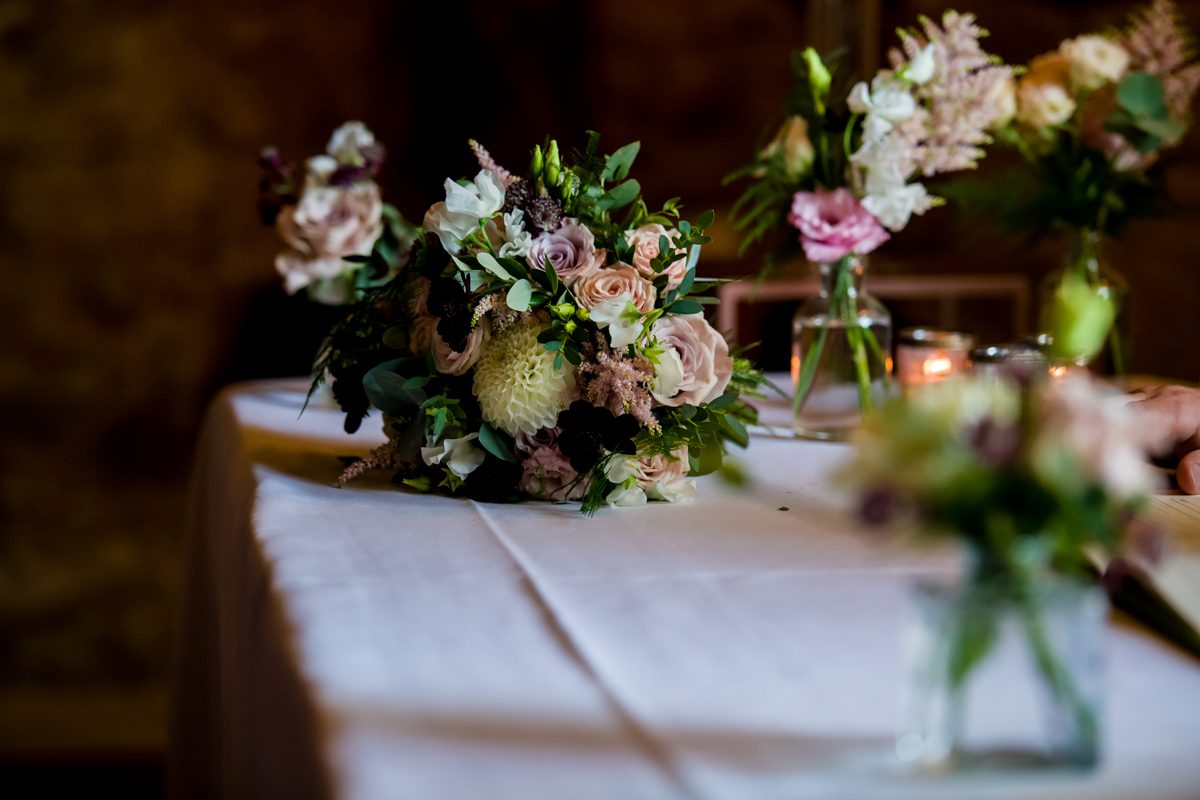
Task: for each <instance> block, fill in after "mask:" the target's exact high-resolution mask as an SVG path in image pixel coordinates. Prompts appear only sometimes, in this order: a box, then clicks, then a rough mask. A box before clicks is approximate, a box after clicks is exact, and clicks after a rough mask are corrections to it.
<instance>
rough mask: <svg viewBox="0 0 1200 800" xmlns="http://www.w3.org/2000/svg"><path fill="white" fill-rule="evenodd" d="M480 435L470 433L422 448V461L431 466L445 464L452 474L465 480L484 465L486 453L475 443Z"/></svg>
mask: <svg viewBox="0 0 1200 800" xmlns="http://www.w3.org/2000/svg"><path fill="white" fill-rule="evenodd" d="M478 438H479V434H478V433H469V434H467V435H466V436H460V437H458V438H454V439H443V440H442V441H441V442H440V443H439V444H435V445H430V446H429V447H422V448H421V460H422V461H424V462H425V463H426V464H428V465H429V466H434V465H437V464H445V465H446V466H447V467H448V468H449V469H450V471H451V472H453V473H454V474H455V475H457V476H458V477H460V478H465V477H467V476H468V475H470V474H471V473H472V472H474V471H475V470H476V469H477V468H478V467H479V465H480V464H482V463H483V459H484V456H485V454H484V452H483V450H481V449H480V448H478V447H476V446H475V445H474V444H473V442H474V441H475V440H476V439H478Z"/></svg>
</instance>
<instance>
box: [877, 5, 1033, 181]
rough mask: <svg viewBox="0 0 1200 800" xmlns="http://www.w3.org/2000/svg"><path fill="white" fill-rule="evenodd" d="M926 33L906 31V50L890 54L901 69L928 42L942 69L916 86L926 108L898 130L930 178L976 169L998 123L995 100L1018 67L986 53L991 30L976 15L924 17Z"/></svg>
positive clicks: (917, 165)
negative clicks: (939, 21)
mask: <svg viewBox="0 0 1200 800" xmlns="http://www.w3.org/2000/svg"><path fill="white" fill-rule="evenodd" d="M920 21H921V31H920V32H916V31H902V32H901V34H900V35H901V40H902V41H901V45H902V48H903V49H902V50H896V49H893V50H892V51H891V53H889V57H890V59H891V62H892V65H893V67H894V68H896V69H897V70H899V69H900V68H901V67H902V66H904V65H905V64H906V63H907V62H909V61H911V60H912V59H913V58H914V57H915V56H916V55H917V53H918V52H920V51H921V50H922V49H923V48H924V47H925V46H926V45H927V44H932V45H933V52H934V60H935V63H936V69H935V71H934V75H933V78H932V79H931V80H929V81H927V82H926V83H924V84H922V85H920V86H917V87H915V90H914V95H915V97H916V99H917V101H918V103H919V105H920V107H921V108H920V109H919V110H918V112H917V113H916V114H914V115H913V116H912V117H910V118H909V119H908V120H905V121H904V122H902V123H901V124H900V125H898V126H897V128H896V131H897V133H898V134H899V136H900V137H901V138H902V139H904V140H906V141H907V142H908V143H909V144H910V146H911V163H910V164H906V165H903V167H911V171H910V170H904V169H903V168H902V171H903V172H908V174H911V173H912V172H916V171H919V172H920V173H921V174H922V175H924V176H930V175H936V174H937V173H940V172H953V171H956V170H963V169H973V168H974V167H975V165H976V162H978V161H979V159H981V158H983V155H984V152H983V146H984V145H986V144H988V143H989V142H990V141H991V137H990V136H989V135H988V131H989V130H990V129H991V128H992V127H993V125H994V124H995V123H996V121H997V115H998V113H1000V112H999V108H998V105H999V104H998V103H997V102H996V101H995V98H996V96H997V92H998V90H999V89H1000V86H1001V84H1003V83H1005V82H1006V81H1008V80H1010V79H1011V78H1012V69H1011V68H1010V67H1008V66H1004V65H1002V64H999V63H998V60H997V59H996V58H995V57H994V56H991V55H989V54H988V53H987V52H985V51H984V50H983V48H982V47H981V46H980V44H979V40H980V39H981V38H982V37H984V36H986V35H987V32H986V31H984V30H983V29H981V28H980V27H979V26H978V25H976V24H975V17H974V15H972V14H959V13H958V12H956V11H947V12H946V13H945V14H943V15H942V25H941V27H938V25H937V23H935V22H934V21H933V20H931V19H929V18H928V17H921V20H920Z"/></svg>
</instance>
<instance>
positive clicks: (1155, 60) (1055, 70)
mask: <svg viewBox="0 0 1200 800" xmlns="http://www.w3.org/2000/svg"><path fill="white" fill-rule="evenodd" d="M1198 86H1200V62H1196V61H1195V60H1194V51H1193V46H1192V37H1191V34H1190V33H1189V32H1188V31H1187V30H1186V29H1185V28H1184V27H1183V26H1182V24H1181V23H1180V21H1179V11H1178V9H1177V8H1176V6H1175V4H1174V3H1173V2H1172V0H1154V2H1153V3H1151V4H1150V5H1149V6H1147V7H1146V8H1144V9H1142V10H1140V11H1138V12H1136V13H1135V14H1134V15H1133V16H1132V18H1131V20H1130V24H1129V26H1128V27H1127V28H1126V29H1125V30H1124V31H1118V32H1112V33H1110V34H1100V33H1088V34H1084V35H1082V36H1077V37H1076V38H1074V39H1068V40H1066V41H1064V42H1062V43H1061V44H1060V45H1059V47H1058V49H1057V50H1055V51H1053V52H1050V53H1045V54H1043V55H1040V56H1038V57H1036V58H1034V59H1033V60H1032V61H1031V62H1030V63H1029V65H1028V67H1027V68H1026V69H1025V72H1024V74H1023V75H1021V77H1020V78H1019V80H1018V81H1017V82H1016V84H1015V91H1014V93H1013V95H1012V96H1011V97H1008V98H1006V99H1005V101H1004V106H1005V113H1006V117H1007V120H1006V123H1005V125H1004V127H1003V129H1002V130H1001V132H1000V136H1001V138H1002V139H1003V140H1004V141H1005V142H1007V143H1008V144H1010V145H1012V146H1013V147H1015V148H1017V149H1018V150H1019V151H1020V153H1021V154H1022V155H1023V156H1024V157H1025V159H1026V160H1027V161H1028V162H1029V163H1030V164H1031V165H1032V166H1033V167H1034V170H1033V172H1032V173H1027V174H1026V175H1025V176H1021V177H1022V178H1023V182H1022V184H1021V185H1018V186H1014V187H1009V189H1010V191H1006V192H1003V193H1001V195H1002V196H1005V197H1012V198H1013V200H1015V201H1017V202H1019V203H1020V204H1021V205H1020V206H1019V207H1016V206H1014V207H1013V208H1011V209H1007V208H1006V209H1005V213H1006V214H1007V215H1008V216H1009V217H1012V218H1013V219H1012V220H1010V221H1012V222H1017V223H1019V224H1022V225H1024V226H1026V227H1029V228H1033V229H1044V228H1046V227H1048V226H1051V225H1057V226H1061V227H1066V228H1069V229H1087V230H1092V231H1096V232H1098V233H1117V232H1118V231H1119V230H1120V229H1121V227H1122V226H1123V225H1124V224H1125V222H1127V221H1128V220H1129V219H1130V218H1131V217H1134V216H1137V215H1139V214H1146V213H1148V212H1149V211H1150V210H1152V209H1153V207H1154V205H1155V203H1156V195H1157V194H1158V191H1157V188H1156V186H1155V184H1154V181H1153V177H1154V176H1153V175H1152V174H1151V173H1150V170H1151V168H1152V167H1153V166H1154V165H1156V164H1157V163H1158V161H1159V158H1160V156H1161V154H1162V152H1163V151H1164V150H1166V149H1168V148H1170V147H1173V146H1175V145H1177V144H1178V143H1179V142H1180V140H1181V139H1182V138H1183V135H1184V134H1185V133H1186V132H1187V129H1188V126H1189V124H1190V121H1191V106H1192V101H1193V98H1194V97H1195V94H1196V89H1197V87H1198Z"/></svg>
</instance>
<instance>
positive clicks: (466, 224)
mask: <svg viewBox="0 0 1200 800" xmlns="http://www.w3.org/2000/svg"><path fill="white" fill-rule="evenodd" d="M445 188H446V199H445V201H443V202H438V203H434V204H433V205H432V206H430V208H429V210H428V211H426V212H425V222H424V224H425V229H426V230H431V231H433V232H434V233H436V234H437V237H438V239H439V240H441V243H442V247H443V248H445V250H446V252H447V253H450V254H452V255H453V254H455V253H458V252H459V250H461V249H462V240H463V238H464V237H466V236H467V235H468V234H470V233H471V231H473V230H475V229H476V228H478V227H479V221H480V220H483V219H491V217H492V216H493V215H494V214H495V213H496V212H497V211H499V210H500V209H501V208H503V207H504V183H503V182H502V181H501V180H500V179H499V178H497V177H496V174H495V173H494V172H492V171H491V170H489V169H483V170H480V171H479V174H478V175H476V176H475V181H474V182H473V183H471V184H469V185H467V186H461V185H459V184H458V183H456V182H455V181H454V180H452V179H450V178H447V179H446V183H445Z"/></svg>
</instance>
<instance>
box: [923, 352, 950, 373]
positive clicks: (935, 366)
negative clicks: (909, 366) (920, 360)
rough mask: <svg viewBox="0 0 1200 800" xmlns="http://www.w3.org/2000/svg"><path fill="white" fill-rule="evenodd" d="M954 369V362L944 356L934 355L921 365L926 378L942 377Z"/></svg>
mask: <svg viewBox="0 0 1200 800" xmlns="http://www.w3.org/2000/svg"><path fill="white" fill-rule="evenodd" d="M953 369H954V363H953V362H952V361H951V360H950V359H949V358H948V357H946V356H934V357H933V358H929V359H926V361H925V363H924V364H922V365H921V372H922V373H923V374H924V375H925V377H926V378H944V377H946V376H947V375H949V374H950V373H951V371H953Z"/></svg>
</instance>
